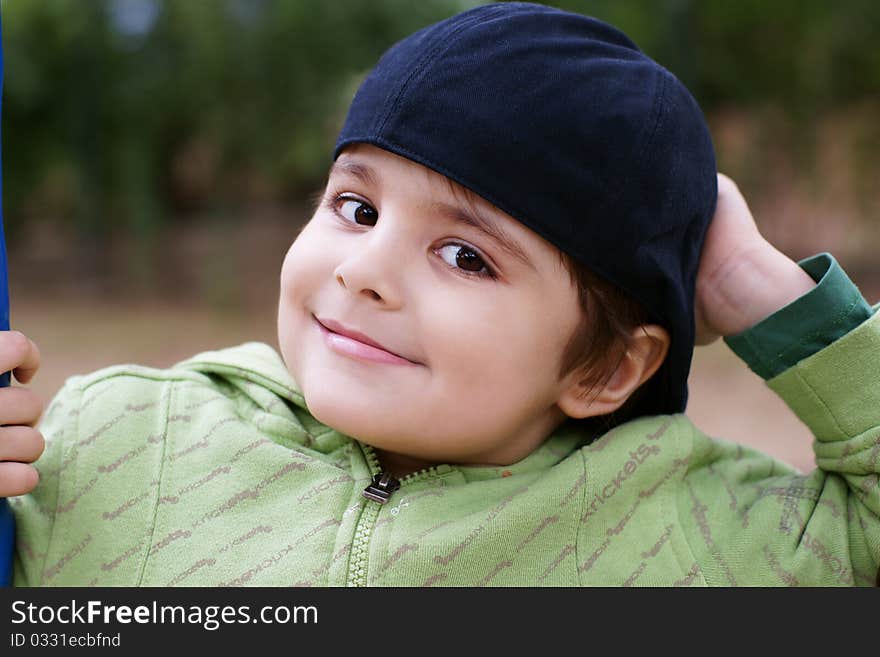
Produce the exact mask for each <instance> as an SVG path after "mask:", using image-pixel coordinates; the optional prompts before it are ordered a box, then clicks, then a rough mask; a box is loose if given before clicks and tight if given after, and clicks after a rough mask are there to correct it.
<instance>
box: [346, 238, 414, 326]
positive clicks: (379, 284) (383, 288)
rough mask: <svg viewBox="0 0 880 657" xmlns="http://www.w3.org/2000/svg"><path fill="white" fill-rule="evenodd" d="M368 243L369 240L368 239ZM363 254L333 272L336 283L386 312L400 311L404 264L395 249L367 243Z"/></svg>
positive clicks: (357, 254) (351, 256)
mask: <svg viewBox="0 0 880 657" xmlns="http://www.w3.org/2000/svg"><path fill="white" fill-rule="evenodd" d="M365 241H366V240H365ZM362 246H363V247H364V248H362V249H361V250H360V251H358V252H357V253H352V254H350V255H349V257H347V258H345V259H344V260H343V261H342V262H341V263H340V264H339V265H338V266H337V267H336V270H335V271H334V272H333V275H334V277H335V278H336V282H337V283H339V284H340V285H341V286H342V287H344V288H345V289H346V290H347V291H348V292H350V293H351V294H353V295H355V296H358V297H361V298H364V299H365V300H369V301H371V302H373V303H376V304H378V305H379V306H380V307H381V308H383V309H385V310H394V309H397V308H400V306H401V304H402V301H403V292H402V289H401V285H400V276H401V274H402V271H401V269H402V268H401V267H400V263H399V262H397V266H395V262H396V261H397V259H396V258H395V257H394V255H393V254H394V252H395V250H390V249H389V245H383V244H381V243H379V241H378V240H376V241H374V242H373V243H371V244H363V243H362Z"/></svg>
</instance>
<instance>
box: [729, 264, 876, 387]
mask: <svg viewBox="0 0 880 657" xmlns="http://www.w3.org/2000/svg"><path fill="white" fill-rule="evenodd" d="M798 264H799V265H800V267H801V269H803V270H804V271H805V272H807V273H808V274H809V275H810V276H811V277H812V279H813V280H814V281H816V283H817V285H816V287H814V288H813V289H812V290H810V291H809V292H807V293H806V294H804V295H803V296H801V297H800V298H798V299H796V300H794V301H792V302H791V303H790V304H788V305H787V306H784V307H782V308H780V309H779V310H778V311H776V312H775V313H773V314H772V315H770V316H769V317H767V318H765V319H763V320H761V321H760V322H758V323H757V324H755V325H754V326H753V327H751V328H750V329H747V330H746V331H743V332H742V333H738V334H737V335H731V336H728V337H726V338H724V341H725V342H726V343H727V345H728V346H729V347H730V348H731V349H732V350H733V352H734V353H735V354H736V355H737V356H739V357H740V358H742V359H743V360H744V361H745V362H746V364H747V365H748V366H749V368H751V369H752V371H754V372H755V373H756V374H758V375H759V376H761V377H762V378H764V379H771V378H773V377H774V376H777V375H779V374H781V373H782V372H784V371H785V370H787V369H788V368H789V367H791V366H792V365H795V364H796V363H798V362H799V361H801V360H803V359H804V358H808V357H809V356H812V355H813V354H814V353H816V352H817V351H820V350H821V349H824V348H825V347H827V346H828V345H830V344H831V343H832V342H834V341H835V340H837V339H838V338H841V337H843V336H844V335H846V334H847V333H849V332H850V331H851V330H852V329H854V328H855V327H856V326H858V325H859V324H861V323H862V322H864V321H865V320H866V319H868V318H869V317H871V315H872V314H873V311H872V309H871V306H870V305H868V302H867V301H865V298H864V297H863V296H862V294H861V292H859V289H858V288H857V287H856V286H855V284H854V283H853V282H852V281H851V280H850V279H849V276H847V275H846V272H844V271H843V269H842V268H841V267H840V265H839V264H838V263H837V260H835V259H834V256H832V255H831V254H830V253H820V254H818V255H815V256H813V257H811V258H807V259H806V260H801V261H800V262H799V263H798Z"/></svg>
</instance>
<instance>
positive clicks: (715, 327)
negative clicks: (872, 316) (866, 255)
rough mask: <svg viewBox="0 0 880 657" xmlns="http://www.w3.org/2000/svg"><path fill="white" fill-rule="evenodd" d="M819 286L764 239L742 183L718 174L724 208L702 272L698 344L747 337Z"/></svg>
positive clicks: (705, 248)
mask: <svg viewBox="0 0 880 657" xmlns="http://www.w3.org/2000/svg"><path fill="white" fill-rule="evenodd" d="M814 286H815V283H814V282H813V279H812V278H810V277H809V275H808V274H807V273H806V272H804V271H803V270H802V269H801V268H800V267H799V266H798V265H797V263H795V262H794V261H793V260H791V259H790V258H789V257H788V256H786V255H785V254H783V253H781V252H780V251H778V250H777V249H776V248H775V247H774V246H773V245H772V244H770V243H769V242H768V241H767V240H765V239H764V238H763V236H762V235H761V234H760V233H759V232H758V227H757V226H756V225H755V220H754V218H753V217H752V213H751V212H750V211H749V208H748V205H747V204H746V201H745V199H744V198H743V197H742V194H740V192H739V189H738V188H737V186H736V184H734V182H733V181H732V180H731V179H730V178H728V177H727V176H725V175H723V174H718V205H717V207H716V210H715V216H714V217H713V219H712V223H711V224H710V225H709V231H708V233H707V234H706V241H705V243H704V244H703V253H702V255H701V256H700V267H699V270H698V271H697V290H696V301H695V308H694V310H695V319H696V325H697V336H696V343H697V344H698V345H700V344H709V343H710V342H713V341H714V340H716V339H717V338H718V337H720V336H723V335H734V334H736V333H741V332H742V331H745V330H746V329H747V328H749V327H751V326H754V325H755V324H757V323H758V322H759V321H761V320H762V319H764V318H765V317H767V316H769V315H771V314H773V313H774V312H776V311H777V310H779V309H780V308H782V307H783V306H785V305H786V304H788V303H790V302H792V301H794V300H795V299H797V298H798V297H800V296H801V295H803V294H804V293H805V292H808V291H810V290H811V289H812V288H813V287H814Z"/></svg>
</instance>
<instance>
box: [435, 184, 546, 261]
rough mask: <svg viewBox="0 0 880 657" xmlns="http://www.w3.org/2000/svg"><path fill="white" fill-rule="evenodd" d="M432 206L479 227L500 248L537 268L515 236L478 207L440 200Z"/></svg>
mask: <svg viewBox="0 0 880 657" xmlns="http://www.w3.org/2000/svg"><path fill="white" fill-rule="evenodd" d="M432 208H433V209H434V210H435V211H436V212H438V213H440V214H442V215H445V216H446V217H448V218H449V219H451V220H452V221H455V222H456V223H460V224H465V225H466V226H470V227H472V228H475V229H477V230H478V231H480V232H481V233H483V234H484V235H485V236H486V237H488V238H489V239H490V240H492V241H493V242H494V243H495V244H496V245H497V246H498V247H499V248H501V249H502V250H504V251H506V252H507V253H508V254H510V255H511V256H513V257H514V258H516V259H517V260H519V261H520V262H521V263H523V264H524V265H526V266H528V267H531V268H532V269H534V268H535V266H534V265H533V264H532V263H531V261H530V260H529V258H528V256H527V255H526V252H525V249H523V248H522V247H521V246H520V245H519V244H517V242H516V241H515V240H514V239H513V238H511V237H510V236H509V235H507V233H505V232H504V231H503V230H502V229H501V227H500V226H497V225H496V224H495V223H494V222H492V221H489V220H488V219H486V218H485V217H483V216H482V215H481V214H480V213H479V212H478V211H477V210H476V208H473V209H472V210H471V211H468V210H465V209H464V208H461V207H459V206H457V205H450V204H448V203H442V202H439V201H437V202H435V203H433V204H432Z"/></svg>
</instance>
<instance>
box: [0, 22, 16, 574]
mask: <svg viewBox="0 0 880 657" xmlns="http://www.w3.org/2000/svg"><path fill="white" fill-rule="evenodd" d="M2 103H3V21H2V20H0V116H2V107H3V104H2ZM2 197H3V174H2V166H0V199H2ZM0 330H3V331H8V330H9V283H8V280H7V272H6V240H5V239H4V237H3V204H2V202H0ZM8 385H9V372H5V373H3V374H0V387H3V386H8ZM14 549H15V518H14V517H13V516H12V510H11V509H10V508H9V502H7V501H6V500H5V499H3V498H0V586H9V585H10V584H11V583H12V554H13V550H14Z"/></svg>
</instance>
